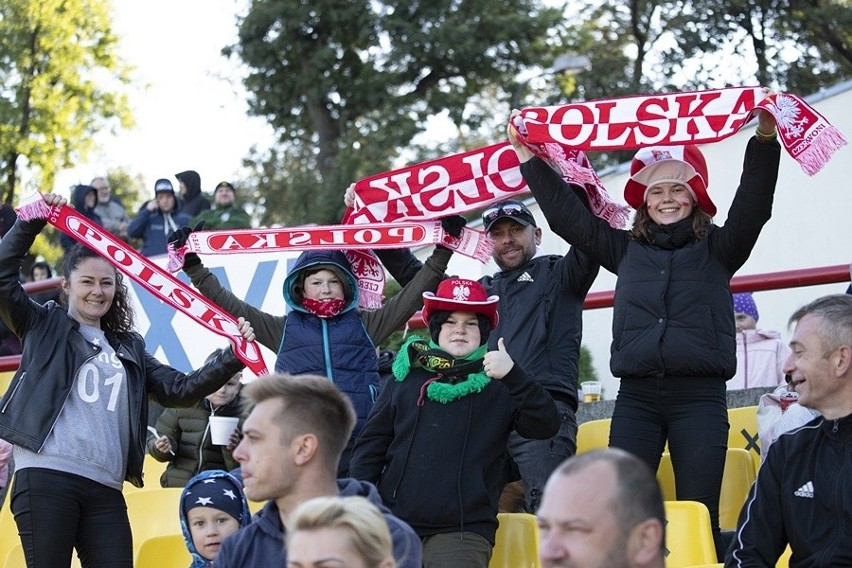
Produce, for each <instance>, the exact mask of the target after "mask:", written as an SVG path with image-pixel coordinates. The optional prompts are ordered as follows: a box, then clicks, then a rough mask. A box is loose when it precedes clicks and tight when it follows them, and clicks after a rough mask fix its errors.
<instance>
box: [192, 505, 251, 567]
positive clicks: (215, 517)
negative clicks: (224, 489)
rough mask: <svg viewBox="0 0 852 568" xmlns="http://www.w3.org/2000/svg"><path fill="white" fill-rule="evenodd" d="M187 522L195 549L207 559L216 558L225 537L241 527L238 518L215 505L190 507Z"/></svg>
mask: <svg viewBox="0 0 852 568" xmlns="http://www.w3.org/2000/svg"><path fill="white" fill-rule="evenodd" d="M186 522H187V524H188V525H189V534H190V535H191V536H192V544H194V545H195V550H197V551H198V554H200V555H201V556H203V557H204V558H205V559H207V560H213V559H214V558H216V555H217V554H218V553H219V548H220V547H221V546H222V541H223V540H225V537H227V536H228V535H231V534H233V533H235V532H237V531H238V530H239V528H240V523H238V522H237V519H235V518H234V517H232V516H231V515H229V514H228V513H226V512H224V511H220V510H219V509H214V508H213V507H195V508H194V509H190V510H189V511H187V513H186Z"/></svg>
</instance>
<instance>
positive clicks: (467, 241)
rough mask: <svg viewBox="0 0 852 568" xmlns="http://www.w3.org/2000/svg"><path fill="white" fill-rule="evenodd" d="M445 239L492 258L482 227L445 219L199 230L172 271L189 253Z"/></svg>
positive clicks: (173, 257) (173, 258) (178, 252)
mask: <svg viewBox="0 0 852 568" xmlns="http://www.w3.org/2000/svg"><path fill="white" fill-rule="evenodd" d="M437 243H440V244H442V245H443V246H445V247H447V248H449V249H451V250H454V251H456V252H458V253H459V254H463V255H465V256H469V257H471V258H475V259H477V260H479V261H480V262H488V259H489V257H490V256H491V251H492V250H493V247H494V245H493V243H491V241H490V240H488V238H487V237H486V235H485V233H483V232H482V231H476V230H473V229H469V228H467V227H465V228H463V229H462V232H461V236H460V237H453V236H452V235H448V234H447V233H446V232H445V231H444V229H443V228H442V227H441V222H440V221H421V222H417V223H414V222H409V223H395V224H393V225H382V224H371V225H357V226H353V225H326V226H316V227H297V228H292V229H291V228H286V227H284V228H272V229H240V230H228V231H194V232H192V233H190V235H189V237H188V238H187V241H186V244H185V245H184V246H183V247H181V248H179V249H175V248H174V246H173V245H172V244H169V246H168V254H169V262H168V267H167V268H168V270H169V271H171V272H177V271H178V270H180V269H181V267H182V266H183V262H184V258H185V255H186V253H189V252H192V253H196V254H242V253H263V252H275V251H288V250H325V249H331V250H353V249H361V248H364V247H369V248H371V249H392V248H403V247H414V246H423V245H429V244H437Z"/></svg>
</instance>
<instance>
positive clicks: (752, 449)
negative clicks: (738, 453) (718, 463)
mask: <svg viewBox="0 0 852 568" xmlns="http://www.w3.org/2000/svg"><path fill="white" fill-rule="evenodd" d="M728 422H729V423H730V424H731V429H730V430H728V447H729V448H742V449H744V450H746V451H747V452H748V453H749V454H750V455H751V457H752V460H754V470H755V471H757V470H758V468H760V438H759V437H758V435H757V406H743V407H741V408H729V409H728Z"/></svg>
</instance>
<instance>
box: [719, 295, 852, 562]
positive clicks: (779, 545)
mask: <svg viewBox="0 0 852 568" xmlns="http://www.w3.org/2000/svg"><path fill="white" fill-rule="evenodd" d="M794 324H795V326H796V327H795V330H794V332H793V337H792V339H791V341H790V348H791V350H792V352H791V353H790V356H789V357H788V358H787V361H786V363H785V364H784V373H785V374H786V375H787V381H788V383H789V384H790V389H791V390H795V391H796V393H797V394H798V395H799V399H798V402H799V404H801V405H802V406H804V407H806V408H810V409H812V410H816V411H818V412H820V413H821V416H819V417H817V418H815V419H813V420H812V421H810V422H808V423H807V424H805V425H804V426H802V427H800V428H798V429H795V430H792V431H790V432H788V433H785V434H782V435H781V437H779V438H778V440H777V441H776V442H775V443H773V444H772V446H771V447H770V448H769V452H768V454H767V456H766V461H765V462H764V463H763V465H761V466H760V470H759V471H758V475H757V480H756V481H755V482H754V486H753V487H752V489H751V493H750V494H749V497H748V499H747V500H746V502H745V505H744V506H743V509H742V511H741V512H740V519H739V523H738V526H737V530H736V533H735V535H734V539H733V542H732V543H731V547H730V549H729V550H728V554H727V556H726V558H725V566H727V567H745V566H775V563H776V562H777V561H778V558H779V557H780V556H781V554H782V553H783V552H784V549H785V548H786V547H787V546H788V545H789V547H790V549H791V550H792V556H791V558H790V566H791V568H798V567H805V566H852V538H850V537H849V534H850V524H852V523H850V511H852V490H850V487H852V295H848V294H835V295H831V296H824V297H822V298H818V299H816V300H814V301H813V302H811V303H810V304H808V305H806V306H803V307H801V308H799V309H798V310H796V312H795V313H794V314H793V315H792V316H791V317H790V325H794Z"/></svg>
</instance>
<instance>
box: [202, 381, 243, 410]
mask: <svg viewBox="0 0 852 568" xmlns="http://www.w3.org/2000/svg"><path fill="white" fill-rule="evenodd" d="M242 376H243V375H242V373H237V374H236V375H234V376H233V377H231V378H230V379H229V380H228V382H227V383H225V384H224V385H222V387H221V388H220V389H219V390H217V391H216V392H214V393H213V394H208V395H207V400H209V401H210V404H212V405H213V406H217V407H218V406H224V405H226V404H230V403H231V401H232V400H234V398H235V397H236V396H237V393H238V392H239V391H240V378H242Z"/></svg>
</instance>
